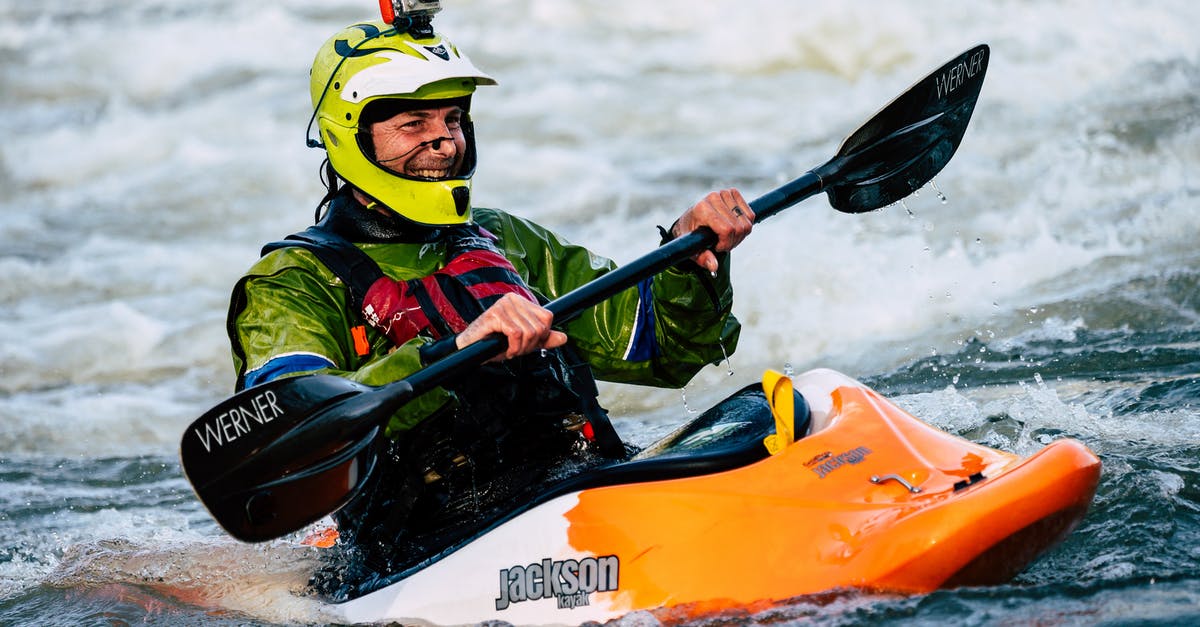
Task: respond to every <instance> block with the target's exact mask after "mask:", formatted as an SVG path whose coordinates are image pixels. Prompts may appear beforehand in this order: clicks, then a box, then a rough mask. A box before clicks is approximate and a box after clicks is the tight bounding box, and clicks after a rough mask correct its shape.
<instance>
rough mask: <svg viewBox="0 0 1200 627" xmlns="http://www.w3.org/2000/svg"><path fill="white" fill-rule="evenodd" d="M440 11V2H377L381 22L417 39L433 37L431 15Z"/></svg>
mask: <svg viewBox="0 0 1200 627" xmlns="http://www.w3.org/2000/svg"><path fill="white" fill-rule="evenodd" d="M441 10H442V3H441V1H440V0H379V12H380V13H381V14H382V15H383V21H384V22H387V23H388V24H391V25H392V26H394V27H395V28H396V30H397V31H399V32H401V33H404V32H408V33H411V34H412V36H413V37H415V38H418V39H423V38H426V37H432V36H433V14H434V13H437V12H438V11H441Z"/></svg>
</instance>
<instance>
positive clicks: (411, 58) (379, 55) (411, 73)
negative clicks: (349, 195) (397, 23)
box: [309, 21, 496, 225]
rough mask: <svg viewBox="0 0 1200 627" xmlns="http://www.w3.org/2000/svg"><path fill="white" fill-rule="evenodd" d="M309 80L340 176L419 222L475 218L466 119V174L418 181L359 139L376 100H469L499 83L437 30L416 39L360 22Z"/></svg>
mask: <svg viewBox="0 0 1200 627" xmlns="http://www.w3.org/2000/svg"><path fill="white" fill-rule="evenodd" d="M309 82H310V89H311V91H312V102H313V109H314V113H313V115H314V117H315V118H316V122H317V128H318V132H319V133H320V137H321V142H322V143H324V146H325V150H326V152H327V153H328V154H329V163H330V165H331V166H332V167H333V169H334V170H335V171H336V172H337V173H338V175H339V176H340V177H342V178H343V179H345V180H346V181H347V182H349V183H350V184H351V185H353V186H355V187H357V188H358V189H360V190H362V191H363V193H365V194H367V195H368V196H371V197H372V198H374V199H375V200H377V201H379V202H380V203H382V204H384V205H387V206H388V207H389V208H391V209H392V210H393V211H395V212H396V213H399V214H400V215H402V216H404V217H405V218H408V219H409V220H412V221H414V222H418V223H421V224H428V225H452V224H463V223H466V222H469V221H470V220H471V205H470V190H471V176H472V175H473V174H474V173H475V138H474V133H473V132H472V130H471V127H470V123H469V120H468V121H466V122H464V131H465V134H466V135H467V154H466V155H465V160H464V162H463V167H462V171H461V172H459V173H458V175H457V176H455V177H451V178H446V179H437V180H432V179H420V178H414V177H410V176H405V175H403V174H398V173H396V172H393V171H391V170H388V169H386V168H384V167H382V166H380V165H379V164H377V163H376V162H375V159H374V150H373V149H371V148H370V142H369V141H368V142H367V143H366V146H367V149H366V150H365V151H364V144H363V143H362V142H361V140H360V134H359V131H360V118H361V116H362V112H363V109H364V108H365V107H367V105H370V104H371V103H373V102H376V101H380V100H386V99H400V100H431V101H434V100H438V101H444V100H449V99H461V101H462V102H464V103H469V98H470V96H471V94H472V93H474V92H475V86H476V85H495V84H496V81H495V80H494V79H493V78H492V77H490V76H488V75H487V74H484V73H483V72H481V71H480V70H479V69H478V68H476V67H475V66H474V65H473V64H472V63H471V61H470V59H468V58H467V56H466V55H465V54H463V53H462V52H461V51H459V50H458V48H457V47H455V45H454V44H453V43H451V42H450V40H449V39H446V38H445V37H443V36H442V35H440V34H438V33H433V34H432V36H431V37H428V38H423V39H414V37H413V35H412V34H411V33H400V32H397V30H396V29H395V28H392V27H391V26H388V25H387V24H385V23H384V22H382V21H375V22H364V23H361V24H355V25H353V26H349V27H347V28H345V29H343V30H341V31H340V32H338V33H336V34H335V35H334V36H333V37H331V38H329V40H328V41H326V42H325V44H324V45H323V46H321V49H320V51H318V52H317V58H316V59H315V60H314V61H313V66H312V71H311V75H310V81H309ZM431 106H433V103H431ZM464 108H465V107H464ZM362 130H363V131H366V130H367V129H362Z"/></svg>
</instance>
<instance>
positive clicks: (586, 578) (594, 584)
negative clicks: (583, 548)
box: [496, 555, 621, 610]
mask: <svg viewBox="0 0 1200 627" xmlns="http://www.w3.org/2000/svg"><path fill="white" fill-rule="evenodd" d="M620 569H621V561H620V560H618V559H617V556H616V555H605V556H603V557H585V558H583V559H581V560H551V559H550V558H545V559H543V560H542V561H541V562H540V563H537V562H535V563H533V564H529V565H528V566H512V567H510V568H503V569H501V570H500V596H497V597H496V609H497V610H503V609H506V608H508V606H510V605H512V604H513V603H520V602H521V601H537V600H539V599H549V598H554V599H558V609H560V610H561V609H575V608H577V607H581V606H584V605H591V596H592V593H593V592H611V591H613V590H616V589H617V588H618V587H619V586H620Z"/></svg>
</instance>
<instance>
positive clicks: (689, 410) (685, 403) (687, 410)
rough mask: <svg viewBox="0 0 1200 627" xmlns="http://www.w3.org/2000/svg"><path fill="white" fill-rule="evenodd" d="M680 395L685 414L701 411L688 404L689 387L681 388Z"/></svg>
mask: <svg viewBox="0 0 1200 627" xmlns="http://www.w3.org/2000/svg"><path fill="white" fill-rule="evenodd" d="M679 397H680V398H682V399H683V413H685V414H698V413H700V412H699V411H697V410H695V409H692V408H691V407H689V406H688V400H687V388H683V389H681V390H679Z"/></svg>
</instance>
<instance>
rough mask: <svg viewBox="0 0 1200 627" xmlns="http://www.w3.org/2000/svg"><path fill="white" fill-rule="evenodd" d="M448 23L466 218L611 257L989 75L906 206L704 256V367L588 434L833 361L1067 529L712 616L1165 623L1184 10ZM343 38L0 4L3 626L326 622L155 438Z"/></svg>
mask: <svg viewBox="0 0 1200 627" xmlns="http://www.w3.org/2000/svg"><path fill="white" fill-rule="evenodd" d="M446 4H447V5H448V8H447V9H446V10H445V11H444V12H443V14H442V15H441V16H439V18H438V20H437V22H436V24H437V25H438V27H439V28H440V29H441V30H443V31H445V32H447V33H449V34H451V35H452V36H453V37H454V40H455V41H456V42H457V43H458V44H459V45H460V46H462V47H463V48H464V49H465V50H466V51H467V52H469V54H470V55H471V56H472V57H473V59H474V60H475V62H476V63H477V64H479V65H480V66H482V67H483V68H485V69H486V70H488V71H489V72H491V73H492V74H494V75H495V76H496V77H497V78H499V79H500V81H501V86H500V87H499V88H493V89H487V90H483V91H481V92H480V93H479V94H478V95H477V97H476V100H475V112H474V113H475V119H476V123H477V127H478V132H479V136H480V144H481V148H480V153H481V165H480V168H479V173H478V175H477V177H476V194H475V197H476V199H478V202H479V203H480V204H485V205H492V206H499V207H504V208H507V209H510V210H512V211H515V212H518V213H522V214H523V215H526V216H528V217H530V218H533V219H535V220H537V221H539V222H542V223H544V224H546V225H548V226H552V227H554V228H555V229H557V230H558V231H560V232H561V233H562V234H564V235H565V236H567V237H568V238H570V239H572V240H575V241H579V242H581V243H586V244H588V245H589V246H590V247H591V248H592V249H593V250H595V251H596V252H598V253H600V254H604V255H608V256H610V257H613V258H615V259H617V260H618V261H627V260H630V259H633V258H634V257H636V256H637V255H639V254H640V253H642V252H645V251H648V250H650V249H651V248H652V247H654V246H655V245H656V244H657V242H658V235H657V233H656V231H655V229H654V225H655V224H666V223H669V221H670V220H671V219H672V218H673V217H674V216H675V215H676V214H677V213H678V212H679V211H681V210H682V209H683V208H684V207H686V206H687V205H688V204H689V203H690V202H693V201H695V200H696V199H698V198H699V197H700V196H701V195H702V194H703V193H704V192H706V191H707V190H709V189H711V188H713V187H715V186H725V185H736V186H739V187H740V188H742V189H743V190H744V191H745V193H746V195H747V196H750V197H753V196H756V195H758V194H761V193H764V192H766V191H768V190H770V189H771V188H772V187H774V186H775V185H777V184H779V183H781V182H784V181H786V180H788V179H790V178H793V177H795V176H798V175H799V174H801V173H803V172H804V171H805V170H807V169H808V168H810V167H813V166H815V165H818V164H819V163H821V162H823V161H824V160H825V159H826V158H828V157H829V156H831V155H832V154H833V153H834V152H835V151H836V150H837V147H838V144H839V143H840V141H841V139H842V138H843V137H844V136H846V135H847V134H849V133H850V132H851V131H853V130H854V128H855V127H856V126H857V125H858V124H859V123H860V122H862V121H865V120H866V119H867V118H868V117H869V116H870V115H871V114H872V113H874V112H875V111H876V110H878V109H879V108H880V107H882V106H883V105H884V104H885V103H886V102H887V101H888V100H890V99H891V97H893V96H894V95H896V94H899V93H900V92H901V91H902V90H904V89H905V88H907V87H908V86H909V85H910V84H911V83H912V82H914V81H915V80H917V79H918V78H920V77H921V76H924V75H925V74H926V73H927V72H929V71H931V70H932V69H934V68H935V67H937V66H939V65H940V64H941V63H942V62H944V61H946V60H948V59H950V58H952V57H954V56H955V55H957V54H958V53H960V52H961V51H963V50H965V49H967V48H969V47H971V46H973V45H975V44H978V43H987V44H989V45H990V46H991V50H992V58H991V66H990V69H989V73H988V77H987V81H986V83H985V85H984V87H983V93H982V96H981V99H980V102H979V105H978V108H977V109H976V111H975V116H974V119H973V121H972V123H971V128H970V129H969V131H968V132H967V135H966V137H965V139H964V141H963V144H962V146H961V148H960V149H959V152H958V154H957V155H956V156H955V157H954V159H953V161H952V162H951V163H950V165H949V167H948V168H947V169H946V170H945V171H944V172H942V173H941V174H940V175H939V176H938V177H937V178H936V185H937V189H936V190H935V189H934V188H932V187H926V188H925V189H923V190H921V192H920V193H919V195H917V196H915V197H911V198H909V199H908V200H907V201H906V202H905V203H904V205H903V206H901V205H895V206H893V207H890V208H887V209H885V210H882V211H878V212H875V213H871V214H865V215H844V214H839V213H837V212H836V211H833V210H832V209H830V208H829V206H828V204H827V203H826V202H825V200H824V199H823V198H814V199H811V200H808V201H806V202H804V203H802V204H800V205H798V206H797V207H795V208H793V209H791V210H790V211H788V212H786V213H784V214H781V215H780V216H778V217H776V218H774V219H772V220H770V221H768V222H765V223H763V224H762V225H760V227H759V228H758V229H757V230H756V231H755V233H754V235H753V236H752V238H751V239H750V240H748V241H747V242H746V244H745V245H744V246H743V247H742V248H740V249H739V250H738V251H737V253H736V254H735V259H734V266H733V274H734V285H735V287H736V303H735V312H736V313H737V315H738V316H739V317H740V318H741V319H742V321H743V322H744V323H745V329H744V331H743V334H742V342H741V345H740V347H739V348H738V350H737V352H736V354H734V355H733V357H732V361H731V362H730V363H729V364H727V365H721V366H719V367H712V368H709V369H708V370H707V371H705V372H704V373H702V374H701V376H700V377H698V378H697V379H696V380H695V381H694V382H693V383H692V384H691V385H689V386H688V388H686V390H684V392H683V393H682V394H681V393H680V392H679V391H674V390H673V391H660V390H646V389H642V388H630V387H615V386H606V387H605V388H604V390H603V392H604V399H603V400H604V403H605V404H606V406H608V407H609V408H610V409H612V410H613V411H614V413H615V414H616V415H617V416H618V419H617V427H618V429H619V430H620V431H621V432H622V433H623V434H624V435H625V436H626V437H627V438H629V439H631V440H633V441H636V442H640V443H645V442H649V441H651V440H653V439H654V438H655V437H657V436H658V435H660V434H662V433H664V432H666V431H668V430H669V429H670V428H671V427H672V426H674V425H676V424H678V423H679V422H680V421H682V420H684V419H685V418H686V417H687V416H688V415H689V412H693V411H695V410H697V409H700V408H703V407H706V406H707V405H709V404H711V403H712V402H714V401H715V400H717V399H718V398H720V397H722V396H724V395H726V394H728V393H730V392H732V391H733V390H735V389H737V388H739V387H741V386H742V385H745V384H747V383H749V382H751V381H753V380H755V379H756V378H757V377H758V376H759V375H760V374H761V372H762V370H763V368H766V367H774V368H777V369H782V368H783V367H784V365H785V364H790V365H791V366H792V367H793V368H794V369H796V370H797V371H799V370H804V369H808V368H812V367H818V366H828V367H834V368H837V369H840V370H842V371H845V372H846V373H848V374H850V375H852V376H855V377H858V378H861V379H863V380H865V381H866V382H868V383H870V384H871V385H873V386H876V387H877V388H878V389H879V390H880V391H882V392H883V393H885V394H887V395H889V396H891V397H893V398H895V399H897V400H898V402H900V403H901V404H902V405H903V406H904V407H906V408H908V409H909V410H910V411H912V412H913V413H915V414H917V415H919V416H921V417H922V418H925V419H926V420H928V421H930V422H931V423H933V424H936V425H938V426H940V427H942V428H944V429H947V430H949V431H951V432H954V433H958V434H962V435H964V436H966V437H968V438H970V439H972V440H975V441H978V442H982V443H985V444H988V445H991V446H995V447H998V448H1002V449H1005V450H1010V451H1015V452H1018V453H1021V454H1028V453H1031V452H1032V451H1035V450H1037V449H1038V448H1039V447H1041V446H1042V445H1044V443H1046V442H1049V441H1051V440H1053V439H1056V438H1060V437H1074V438H1078V439H1080V440H1082V441H1083V442H1084V443H1086V444H1087V445H1088V446H1089V447H1091V448H1092V449H1093V450H1094V451H1095V452H1096V453H1098V454H1099V455H1100V457H1101V458H1102V459H1103V462H1104V472H1103V475H1102V478H1101V483H1100V488H1099V492H1098V494H1097V497H1096V500H1095V502H1094V504H1093V507H1092V510H1091V512H1090V513H1089V515H1088V517H1087V518H1086V519H1085V520H1084V522H1083V523H1082V525H1081V526H1080V527H1079V529H1078V530H1077V531H1076V532H1075V534H1074V535H1072V536H1071V537H1070V538H1069V539H1068V540H1067V541H1066V542H1065V543H1064V544H1062V545H1060V546H1059V547H1058V548H1057V549H1055V550H1054V551H1053V552H1051V553H1049V554H1047V555H1046V556H1044V557H1043V558H1042V559H1040V560H1039V561H1038V562H1036V563H1035V564H1033V565H1032V566H1031V567H1030V568H1029V569H1028V570H1027V571H1025V572H1024V573H1022V574H1021V575H1019V576H1018V577H1017V578H1016V579H1015V580H1014V581H1013V582H1012V583H1011V584H1009V585H1003V586H997V587H989V588H971V589H962V590H953V591H942V592H937V593H934V594H930V595H924V596H899V597H897V596H879V595H871V594H865V593H856V592H845V593H838V594H830V595H820V596H817V597H811V598H800V599H795V600H792V601H789V602H786V603H784V604H782V605H780V606H779V607H776V608H774V609H771V610H769V611H763V612H761V613H760V614H758V615H753V614H742V615H725V616H718V617H715V618H714V619H713V620H714V621H717V622H720V621H727V622H720V624H729V622H733V623H737V622H747V623H752V622H759V623H771V624H787V623H788V622H791V621H796V622H812V623H817V624H854V623H867V622H870V623H891V624H949V623H955V624H1024V623H1029V622H1039V623H1041V624H1054V625H1057V624H1095V623H1110V624H1126V623H1130V622H1134V623H1137V622H1141V621H1149V622H1160V623H1162V624H1170V623H1179V624H1185V623H1195V622H1196V621H1200V609H1198V608H1200V248H1198V247H1197V241H1200V39H1198V38H1197V36H1196V30H1195V29H1196V24H1200V5H1198V4H1196V3H1195V2H1192V1H1190V0H1181V1H1178V2H1173V1H1165V0H1164V1H1157V2H1155V1H1142V0H1139V1H1132V0H1129V1H1120V2H1110V3H1105V4H1104V5H1103V7H1101V6H1100V5H1096V4H1094V3H1091V2H1084V1H1082V0H1080V1H1062V2H1019V1H1007V2H993V3H986V4H985V3H963V2H956V1H952V0H938V1H922V2H915V1H913V2H883V1H862V2H855V3H843V2H833V1H829V2H794V1H791V0H777V1H774V2H772V1H768V0H739V1H737V2H717V1H711V0H710V1H704V2H701V1H687V0H658V1H656V2H645V1H643V0H607V1H605V2H564V1H563V0H510V1H501V0H458V1H452V2H447V3H446ZM34 7H36V8H34ZM375 11H376V6H375V3H374V2H371V1H370V0H337V1H323V0H322V1H318V0H292V1H289V2H272V3H266V2H253V3H252V2H235V1H234V0H197V1H194V2H187V3H181V2H175V1H167V0H120V1H117V0H96V1H94V2H75V3H28V2H21V1H18V0H0V138H2V139H0V212H2V216H3V217H2V219H0V624H5V625H7V624H17V625H23V624H30V625H35V624H36V625H44V624H69V625H93V624H95V625H124V624H142V623H151V624H164V625H166V624H171V625H174V624H180V623H185V624H186V623H205V624H253V625H269V624H298V623H300V624H302V623H310V622H321V620H322V618H321V615H320V613H319V610H318V608H317V607H316V606H315V604H314V603H313V602H312V601H310V600H308V599H306V598H303V597H301V596H297V594H296V593H297V592H298V591H300V590H301V589H302V588H303V586H304V583H305V581H306V578H307V575H308V571H309V569H310V568H311V567H312V564H313V560H312V556H311V554H310V553H309V552H307V551H306V550H301V549H298V548H295V547H293V546H291V545H287V544H283V543H269V544H266V545H253V546H252V545H243V544H239V543H237V542H235V541H233V540H231V539H229V538H228V537H227V536H225V535H224V534H223V533H222V532H221V531H220V530H219V529H218V528H217V527H216V525H215V524H214V523H213V522H212V520H211V519H210V518H209V517H208V515H207V514H206V513H205V512H204V510H203V508H202V507H201V506H200V504H199V503H198V502H197V501H196V500H195V498H194V497H193V495H192V493H191V491H190V489H189V488H188V485H187V483H186V482H185V481H184V479H183V478H182V476H181V474H180V468H179V464H178V461H177V446H178V442H179V437H180V435H181V433H182V431H183V429H184V427H185V426H186V425H187V424H188V423H189V422H191V421H192V420H193V419H195V418H196V417H198V416H199V415H200V414H201V413H202V412H203V411H204V410H206V409H207V408H208V407H210V406H211V405H213V404H214V403H216V402H217V401H219V400H221V399H222V398H224V397H226V396H227V395H228V394H229V393H230V392H231V389H232V384H233V373H232V366H231V363H230V359H229V356H228V346H227V342H226V338H225V332H224V317H225V311H226V307H227V303H228V295H229V290H230V287H231V286H232V285H233V283H234V281H235V280H236V279H237V277H238V276H239V275H240V274H241V272H242V271H244V270H245V269H246V268H247V267H248V266H249V265H250V264H251V263H252V262H253V261H254V260H255V258H256V256H257V254H258V248H259V246H260V245H261V244H262V243H264V242H266V241H270V240H273V239H276V238H278V237H280V236H282V235H285V234H287V233H290V232H292V231H295V230H298V229H300V228H303V227H304V226H306V225H307V224H309V223H310V222H311V219H312V211H313V208H314V204H315V202H316V200H317V198H318V197H319V196H320V186H319V183H318V181H317V171H318V164H319V160H320V157H319V154H318V153H317V152H316V151H313V150H310V149H307V148H306V147H305V146H304V141H303V139H304V138H303V134H304V125H305V122H306V121H307V119H308V116H309V114H310V111H311V110H310V108H309V101H308V98H309V97H308V78H307V74H308V66H309V63H310V61H311V59H312V55H313V53H314V52H315V51H316V49H317V47H318V46H319V45H320V43H321V42H322V41H323V40H324V39H325V38H326V37H327V36H328V35H329V34H331V33H332V32H333V31H335V30H336V29H338V28H340V27H341V26H343V25H346V24H349V23H351V22H353V21H356V20H359V19H364V18H370V17H372V16H373V15H374V14H375ZM939 190H940V194H939ZM939 195H944V197H945V199H946V200H945V202H943V201H942V200H941V198H939ZM166 589H171V590H175V591H176V594H167V593H166V592H164V590H166ZM639 621H640V622H639ZM646 621H651V619H649V618H648V617H647V616H645V615H641V616H633V617H629V618H626V619H622V621H621V622H623V623H626V624H630V625H633V624H647V622H646ZM651 622H652V621H651Z"/></svg>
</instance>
